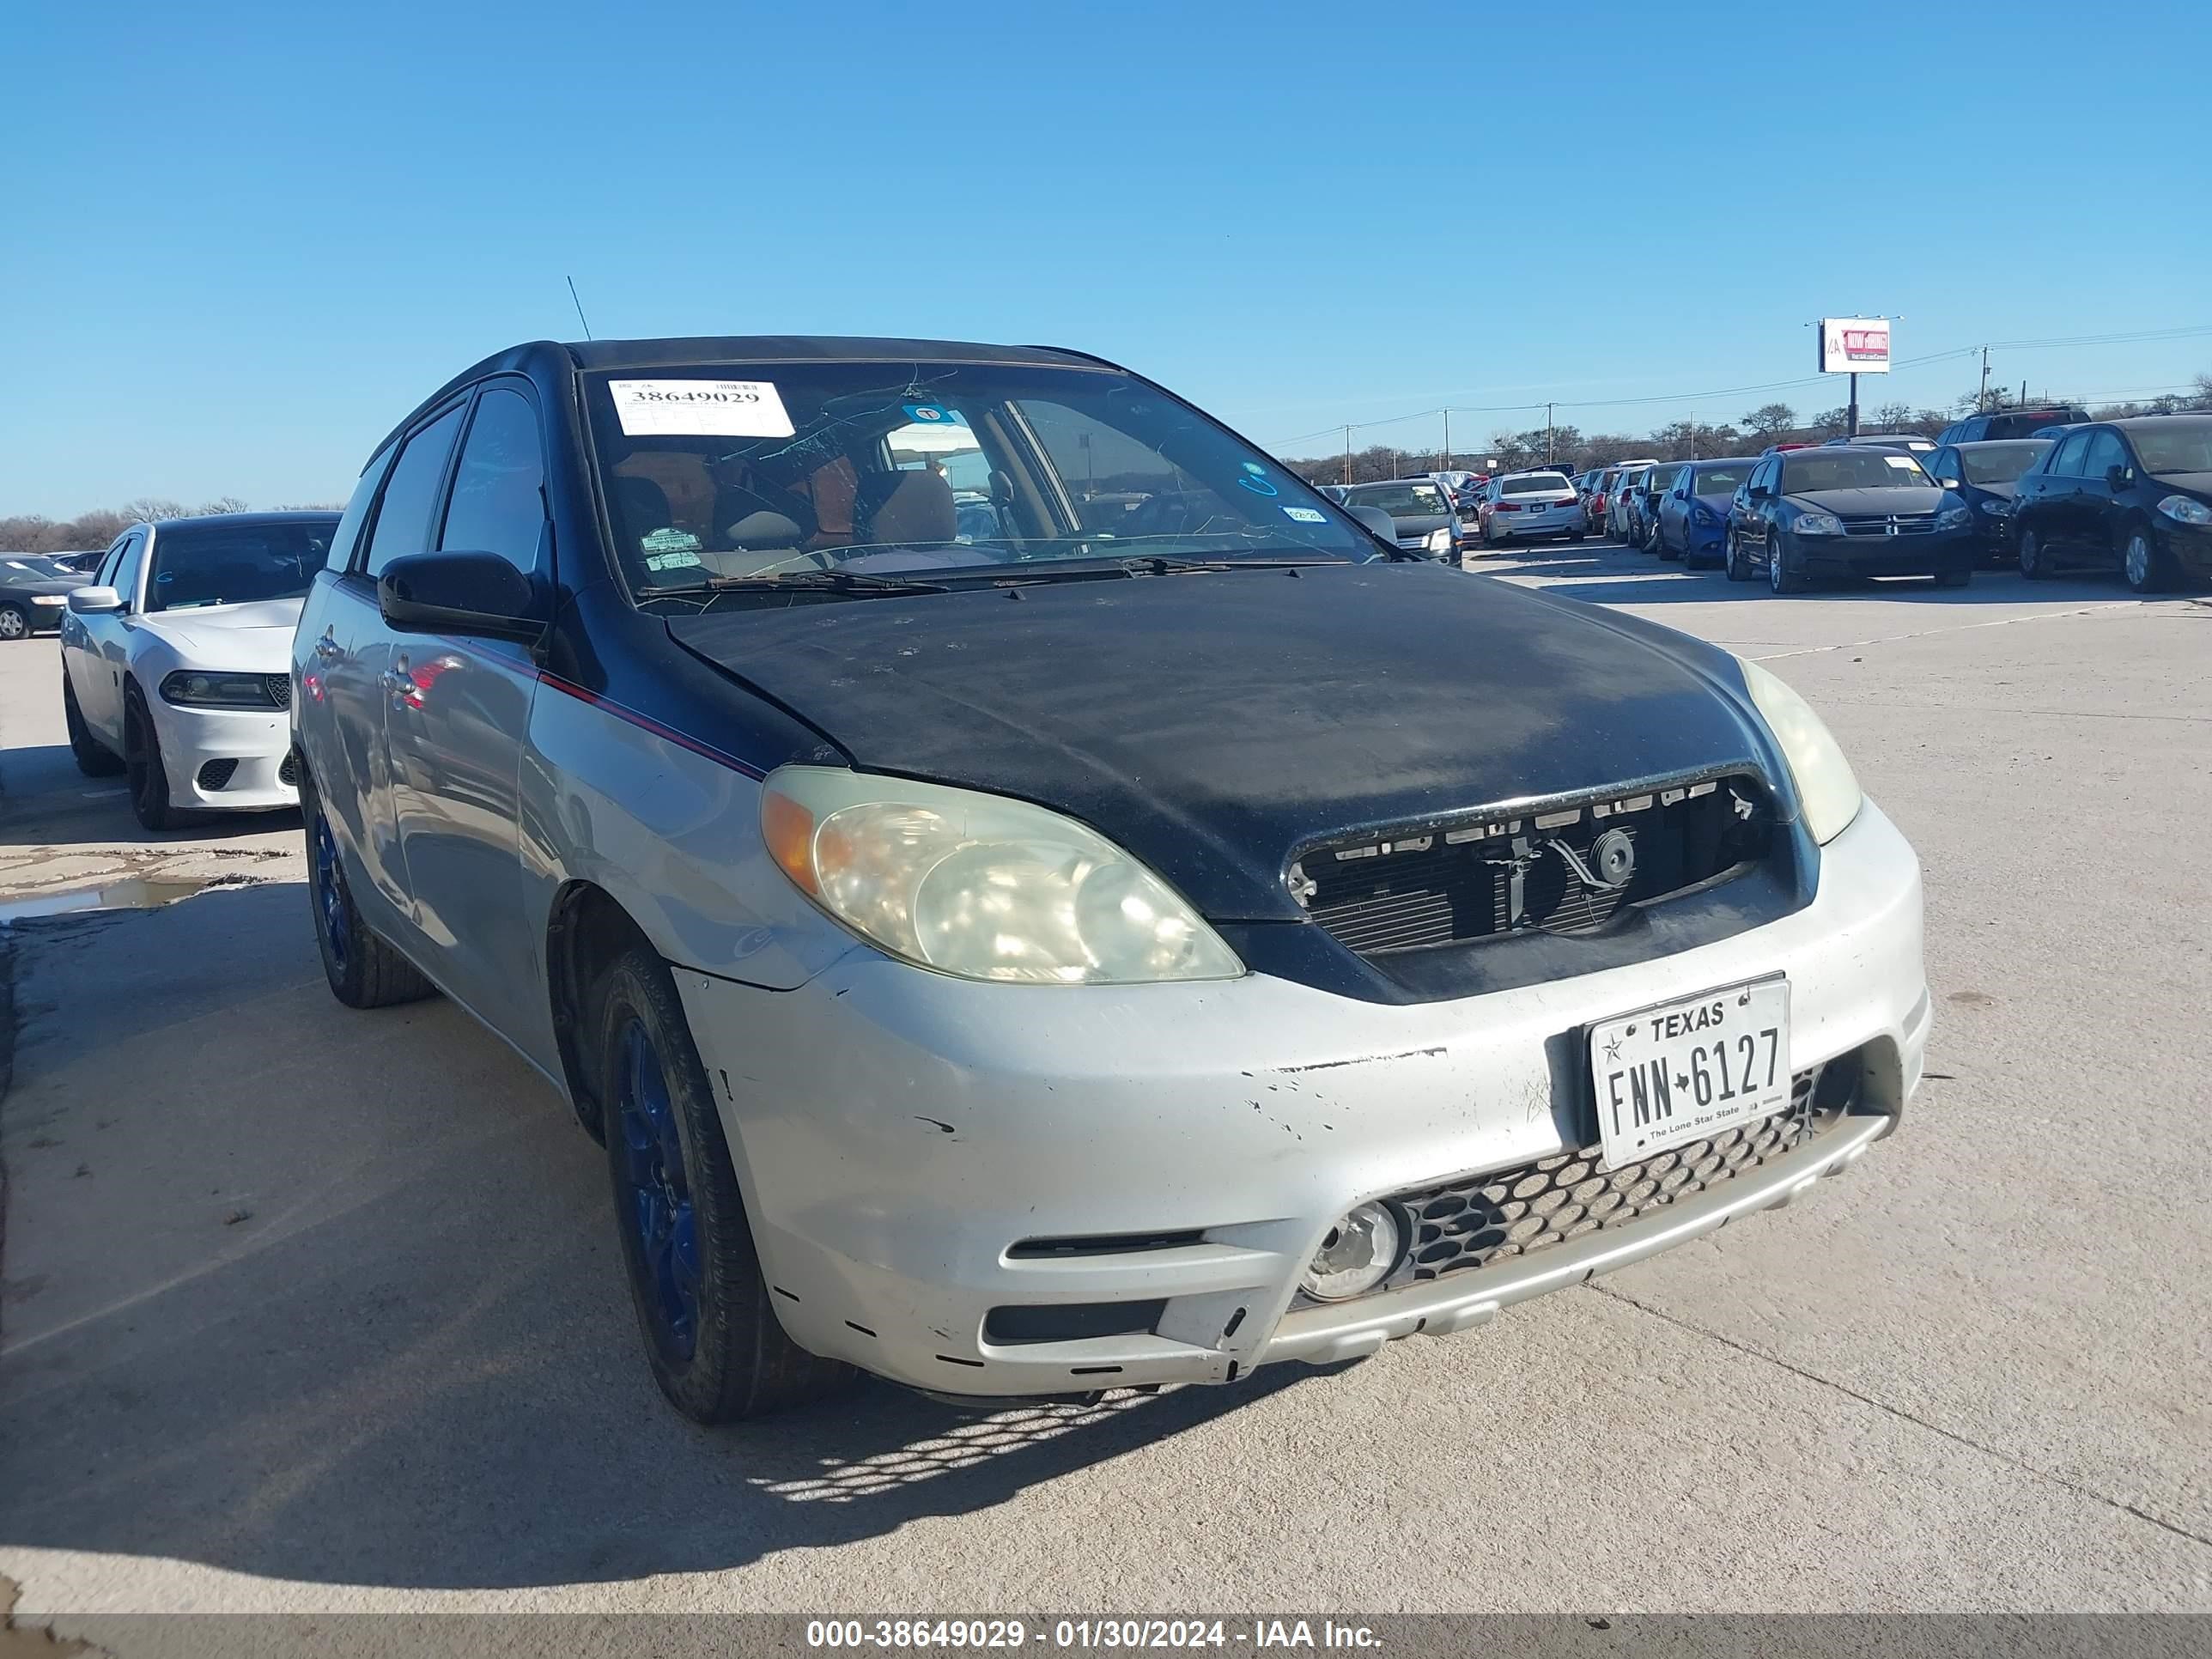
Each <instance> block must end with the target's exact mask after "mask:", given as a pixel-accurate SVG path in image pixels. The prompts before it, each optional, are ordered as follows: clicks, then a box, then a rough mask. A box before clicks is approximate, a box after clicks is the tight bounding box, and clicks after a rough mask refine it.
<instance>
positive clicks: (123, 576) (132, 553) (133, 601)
mask: <svg viewBox="0 0 2212 1659" xmlns="http://www.w3.org/2000/svg"><path fill="white" fill-rule="evenodd" d="M150 533H151V532H148V531H143V530H134V531H132V532H131V534H130V536H129V537H128V538H125V541H124V544H123V552H122V554H121V556H119V557H118V558H117V560H116V561H115V570H114V574H112V576H110V577H109V579H108V581H107V586H110V587H112V588H113V589H114V590H115V591H116V592H118V593H120V594H121V595H122V596H123V603H124V605H125V606H126V607H128V608H130V609H132V610H136V609H137V605H138V571H139V568H140V567H141V566H142V565H143V564H144V563H145V559H144V554H145V551H146V538H147V537H148V535H149V534H150Z"/></svg>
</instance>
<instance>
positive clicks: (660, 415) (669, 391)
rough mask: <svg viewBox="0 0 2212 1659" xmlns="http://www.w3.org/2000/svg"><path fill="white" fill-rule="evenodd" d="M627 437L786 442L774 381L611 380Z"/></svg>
mask: <svg viewBox="0 0 2212 1659" xmlns="http://www.w3.org/2000/svg"><path fill="white" fill-rule="evenodd" d="M607 390H608V392H610V393H611V394H612V395H613V398H614V400H615V415H616V417H617V419H618V420H620V421H621V422H622V429H623V436H624V437H628V438H649V437H659V438H788V437H789V436H791V434H792V427H791V416H788V415H787V414H786V413H784V409H783V398H781V396H780V395H779V394H778V393H777V392H776V389H775V382H774V381H773V380H610V381H608V382H607Z"/></svg>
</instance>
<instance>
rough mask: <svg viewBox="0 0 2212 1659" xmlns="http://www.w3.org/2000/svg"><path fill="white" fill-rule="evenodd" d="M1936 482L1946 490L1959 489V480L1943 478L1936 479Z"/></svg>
mask: <svg viewBox="0 0 2212 1659" xmlns="http://www.w3.org/2000/svg"><path fill="white" fill-rule="evenodd" d="M1936 483H1939V484H1941V485H1942V486H1943V488H1944V489H1957V488H1958V487H1959V480H1958V479H1956V478H1953V477H1942V478H1938V479H1936Z"/></svg>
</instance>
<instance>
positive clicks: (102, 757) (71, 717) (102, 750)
mask: <svg viewBox="0 0 2212 1659" xmlns="http://www.w3.org/2000/svg"><path fill="white" fill-rule="evenodd" d="M62 723H63V724H64V726H67V727H68V728H69V746H70V755H71V756H72V757H74V758H75V759H76V769H77V770H78V771H80V772H82V773H83V774H84V775H85V776H87V777H88V778H112V777H113V776H114V775H116V774H117V773H118V772H120V771H121V770H122V769H123V757H121V756H120V755H118V754H117V753H116V752H115V751H114V750H112V749H110V748H108V747H107V745H106V744H103V743H102V742H100V739H99V738H95V737H94V736H93V735H92V728H91V727H90V726H87V725H86V724H85V723H84V710H82V708H78V707H77V704H76V687H75V686H74V685H72V684H70V677H69V670H67V669H66V668H64V670H62Z"/></svg>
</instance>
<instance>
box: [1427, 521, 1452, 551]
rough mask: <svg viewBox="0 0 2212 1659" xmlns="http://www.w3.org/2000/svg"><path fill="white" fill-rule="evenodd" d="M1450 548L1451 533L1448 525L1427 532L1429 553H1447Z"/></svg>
mask: <svg viewBox="0 0 2212 1659" xmlns="http://www.w3.org/2000/svg"><path fill="white" fill-rule="evenodd" d="M1451 550H1452V533H1451V530H1450V527H1449V526H1445V527H1444V528H1443V529H1441V530H1431V532H1429V551H1430V552H1431V553H1449V552H1450V551H1451Z"/></svg>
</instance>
